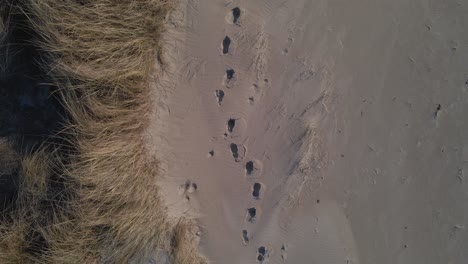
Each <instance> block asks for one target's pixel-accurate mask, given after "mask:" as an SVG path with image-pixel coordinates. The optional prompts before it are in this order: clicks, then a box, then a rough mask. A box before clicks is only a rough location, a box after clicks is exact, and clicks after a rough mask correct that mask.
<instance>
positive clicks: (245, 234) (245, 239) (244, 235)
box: [242, 229, 249, 244]
mask: <svg viewBox="0 0 468 264" xmlns="http://www.w3.org/2000/svg"><path fill="white" fill-rule="evenodd" d="M242 241H243V242H244V244H248V243H249V233H248V232H247V230H245V229H244V230H242Z"/></svg>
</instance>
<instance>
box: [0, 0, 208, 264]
mask: <svg viewBox="0 0 468 264" xmlns="http://www.w3.org/2000/svg"><path fill="white" fill-rule="evenodd" d="M15 2H16V4H11V3H10V4H6V3H4V4H3V5H4V6H3V7H0V10H8V11H4V12H3V13H4V14H5V13H8V15H11V14H15V13H21V14H23V15H24V16H25V17H26V18H27V23H25V25H27V26H28V27H29V29H30V30H32V31H33V32H34V33H35V36H34V37H32V38H31V45H34V46H35V47H37V48H38V50H39V51H40V52H41V56H40V58H41V60H40V61H36V62H34V63H38V65H39V66H40V67H41V68H42V69H43V71H44V73H46V74H47V80H48V81H49V82H50V83H51V84H52V85H53V86H54V87H57V90H56V91H55V93H54V94H53V96H55V97H57V98H58V100H59V102H60V103H61V104H62V106H63V107H64V116H63V120H61V121H60V122H62V123H63V124H62V126H61V129H60V130H59V131H56V133H55V134H54V135H53V137H54V138H60V140H59V141H47V142H46V143H47V144H44V145H43V146H41V147H38V148H36V149H35V150H34V152H32V153H19V154H9V155H7V156H9V157H13V158H12V159H11V160H10V161H8V162H10V163H11V164H10V165H8V166H3V165H2V168H3V167H6V168H9V167H10V168H13V167H15V168H17V169H16V170H17V171H18V175H19V176H18V177H19V178H20V181H19V182H20V184H19V186H18V198H17V199H16V201H15V207H14V210H13V211H12V212H7V213H4V215H6V216H7V217H8V219H7V220H4V221H2V222H1V223H0V236H1V238H0V262H1V263H150V262H151V261H153V260H154V259H155V258H156V255H157V254H160V252H167V254H168V255H169V257H170V259H171V262H172V263H194V264H196V263H205V262H206V260H205V259H204V258H203V257H201V256H200V255H199V254H198V253H197V248H196V243H195V242H194V241H195V239H194V237H195V234H194V228H193V223H192V222H190V221H187V220H181V221H177V222H174V219H169V218H168V217H167V213H166V208H165V207H164V203H163V201H162V200H161V197H160V196H159V195H158V187H157V186H156V183H155V181H156V179H157V178H158V176H159V173H160V171H159V169H158V161H157V160H156V159H155V157H153V156H152V155H150V154H149V152H148V151H147V149H146V147H145V144H146V143H145V141H144V133H145V131H146V129H147V126H148V122H149V114H150V111H151V109H152V101H151V96H150V92H151V91H150V82H152V81H154V80H155V78H157V70H158V69H157V68H156V66H157V65H158V63H160V60H161V57H162V48H161V47H160V46H159V45H160V43H159V39H160V37H161V33H162V32H163V30H164V21H165V17H166V16H167V14H168V12H170V10H171V9H172V8H173V5H174V3H173V1H169V0H138V1H112V0H93V1H86V0H81V1H79V0H73V1H72V0H61V1H57V0H24V1H15ZM5 5H9V6H5ZM5 28H6V30H8V23H5ZM51 142H53V143H51ZM0 143H2V144H3V145H4V147H3V149H4V150H3V149H2V147H1V144H0V154H1V153H2V151H10V152H11V151H12V150H11V147H10V146H9V144H8V143H6V142H0ZM5 153H6V152H5ZM11 153H14V152H11ZM15 157H16V158H15ZM1 162H2V163H3V164H6V163H5V162H4V161H3V160H1ZM158 252H159V253H158ZM163 254H164V253H163Z"/></svg>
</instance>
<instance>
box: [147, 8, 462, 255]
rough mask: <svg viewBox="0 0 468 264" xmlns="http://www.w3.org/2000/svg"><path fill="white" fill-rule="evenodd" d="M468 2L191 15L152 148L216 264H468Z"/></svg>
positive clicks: (189, 11) (183, 22) (175, 38)
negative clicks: (467, 30) (467, 115)
mask: <svg viewBox="0 0 468 264" xmlns="http://www.w3.org/2000/svg"><path fill="white" fill-rule="evenodd" d="M467 11H468V2H464V1H456V0H447V1H430V0H418V1H401V0H397V1H386V0H378V1H365V0H352V1H344V0H317V1H305V0H270V1H261V0H259V1H212V0H204V1H197V0H182V1H181V2H180V5H179V6H178V7H177V8H176V10H175V11H174V12H173V13H172V14H171V17H170V18H169V23H168V32H166V34H165V38H164V43H163V46H164V48H165V52H166V53H165V58H164V59H165V62H166V64H165V65H166V67H165V68H164V70H163V73H162V74H161V76H160V79H159V80H158V81H157V83H156V85H155V96H156V98H157V100H156V103H155V111H154V115H153V117H152V124H151V128H150V129H149V131H148V134H149V140H148V144H150V145H154V146H157V149H158V152H159V153H164V155H162V154H160V157H159V158H160V159H161V161H162V166H163V168H164V171H165V177H164V179H163V180H161V181H159V185H160V186H162V187H163V188H161V189H162V190H161V191H162V193H163V197H165V200H166V204H167V206H168V208H169V211H170V215H172V216H173V217H180V216H184V217H189V218H192V219H195V220H196V221H197V223H198V226H199V228H200V232H199V243H200V244H199V247H200V251H201V252H202V253H203V254H204V255H205V256H207V258H208V259H209V261H210V263H258V262H261V263H319V264H335V263H336V264H343V263H345V264H351V263H352V264H356V263H363V264H367V263H369V264H373V263H388V264H394V263H402V264H403V263H407V264H419V263H421V264H423V263H434V264H436V263H437V264H438V263H447V264H448V263H450V264H462V263H466V261H467V260H468V253H467V252H468V251H466V250H465V247H466V245H467V243H468V233H467V230H466V228H468V222H467V221H468V214H467V213H466V212H467V211H466V204H467V198H468V192H467V188H468V186H467V180H468V179H467V178H466V177H467V170H468V163H466V162H467V161H468V150H467V148H468V145H467V144H468V134H466V133H465V130H466V128H467V126H468V122H467V121H466V118H465V114H466V112H467V110H468V104H467V99H468V97H467V96H468V94H467V92H468V85H467V83H468V81H467V79H468V75H467V74H468V72H467V68H466V62H467V61H468V37H467V36H468V35H467V34H465V33H466V29H467V28H468V17H467V16H466V13H467Z"/></svg>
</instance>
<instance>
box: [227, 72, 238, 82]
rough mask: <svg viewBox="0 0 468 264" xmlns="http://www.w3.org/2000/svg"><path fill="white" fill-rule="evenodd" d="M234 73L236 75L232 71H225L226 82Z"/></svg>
mask: <svg viewBox="0 0 468 264" xmlns="http://www.w3.org/2000/svg"><path fill="white" fill-rule="evenodd" d="M234 73H236V72H235V71H234V70H233V69H227V70H226V79H227V80H228V82H229V81H230V80H231V79H232V77H234Z"/></svg>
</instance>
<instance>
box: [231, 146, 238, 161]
mask: <svg viewBox="0 0 468 264" xmlns="http://www.w3.org/2000/svg"><path fill="white" fill-rule="evenodd" d="M230 147H231V153H232V156H233V157H234V158H235V159H237V158H239V148H238V147H237V144H234V143H231V146H230Z"/></svg>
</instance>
